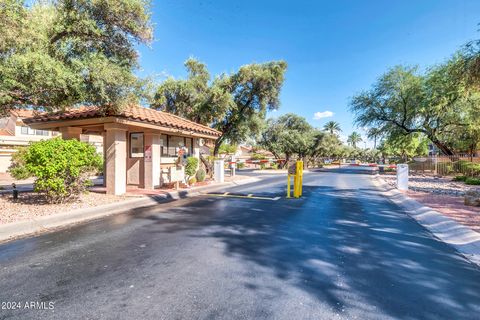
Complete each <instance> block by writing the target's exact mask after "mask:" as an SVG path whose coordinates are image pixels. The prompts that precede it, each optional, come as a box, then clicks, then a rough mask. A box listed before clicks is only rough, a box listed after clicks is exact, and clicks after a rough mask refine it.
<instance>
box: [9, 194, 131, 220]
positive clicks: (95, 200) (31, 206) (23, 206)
mask: <svg viewBox="0 0 480 320" xmlns="http://www.w3.org/2000/svg"><path fill="white" fill-rule="evenodd" d="M125 199H127V197H125V196H112V195H106V194H101V193H95V192H88V193H86V194H84V195H82V196H81V197H80V199H78V200H77V201H74V202H70V203H64V204H47V203H46V202H45V200H44V198H43V197H42V196H41V195H38V194H35V193H33V192H21V193H20V194H19V200H18V201H17V202H13V199H12V196H11V194H10V193H8V194H1V195H0V224H5V223H10V222H16V221H21V220H29V219H32V218H38V217H42V216H47V215H51V214H55V213H59V212H65V211H71V210H75V209H80V208H90V207H95V206H98V205H103V204H108V203H113V202H119V201H123V200H125Z"/></svg>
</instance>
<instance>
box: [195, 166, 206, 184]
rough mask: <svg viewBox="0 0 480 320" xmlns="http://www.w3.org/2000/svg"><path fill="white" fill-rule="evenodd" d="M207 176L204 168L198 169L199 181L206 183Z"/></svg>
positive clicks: (197, 176)
mask: <svg viewBox="0 0 480 320" xmlns="http://www.w3.org/2000/svg"><path fill="white" fill-rule="evenodd" d="M206 175H207V174H206V173H205V170H203V168H200V169H198V171H197V174H196V175H195V177H196V178H197V181H199V182H202V181H205V176H206Z"/></svg>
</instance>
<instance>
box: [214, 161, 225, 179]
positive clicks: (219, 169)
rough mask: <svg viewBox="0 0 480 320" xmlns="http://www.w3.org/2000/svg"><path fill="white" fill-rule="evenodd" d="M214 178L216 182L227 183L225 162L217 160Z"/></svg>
mask: <svg viewBox="0 0 480 320" xmlns="http://www.w3.org/2000/svg"><path fill="white" fill-rule="evenodd" d="M213 177H214V179H215V181H216V182H224V181H225V164H224V162H223V160H215V161H214V162H213Z"/></svg>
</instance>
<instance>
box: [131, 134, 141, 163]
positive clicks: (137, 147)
mask: <svg viewBox="0 0 480 320" xmlns="http://www.w3.org/2000/svg"><path fill="white" fill-rule="evenodd" d="M142 157H143V133H141V132H132V133H130V158H142Z"/></svg>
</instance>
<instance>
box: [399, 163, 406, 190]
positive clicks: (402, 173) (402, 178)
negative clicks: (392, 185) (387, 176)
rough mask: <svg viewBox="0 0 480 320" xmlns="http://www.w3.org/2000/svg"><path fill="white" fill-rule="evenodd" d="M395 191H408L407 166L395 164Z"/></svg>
mask: <svg viewBox="0 0 480 320" xmlns="http://www.w3.org/2000/svg"><path fill="white" fill-rule="evenodd" d="M397 189H398V190H403V191H406V190H408V164H406V163H401V164H397Z"/></svg>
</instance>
